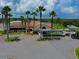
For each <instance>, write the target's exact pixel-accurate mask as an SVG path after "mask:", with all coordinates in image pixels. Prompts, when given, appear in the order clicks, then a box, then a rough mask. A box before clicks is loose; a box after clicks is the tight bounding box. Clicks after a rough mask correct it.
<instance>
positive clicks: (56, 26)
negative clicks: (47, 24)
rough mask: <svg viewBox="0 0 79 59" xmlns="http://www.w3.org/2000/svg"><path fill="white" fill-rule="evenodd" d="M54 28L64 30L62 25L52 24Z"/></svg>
mask: <svg viewBox="0 0 79 59" xmlns="http://www.w3.org/2000/svg"><path fill="white" fill-rule="evenodd" d="M54 28H56V29H66V27H65V26H63V25H62V24H54Z"/></svg>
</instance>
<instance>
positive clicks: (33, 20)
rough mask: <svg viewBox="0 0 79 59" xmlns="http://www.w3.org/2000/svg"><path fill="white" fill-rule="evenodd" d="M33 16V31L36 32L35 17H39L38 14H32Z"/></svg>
mask: <svg viewBox="0 0 79 59" xmlns="http://www.w3.org/2000/svg"><path fill="white" fill-rule="evenodd" d="M31 15H33V30H34V26H35V16H37V13H36V12H32V13H31Z"/></svg>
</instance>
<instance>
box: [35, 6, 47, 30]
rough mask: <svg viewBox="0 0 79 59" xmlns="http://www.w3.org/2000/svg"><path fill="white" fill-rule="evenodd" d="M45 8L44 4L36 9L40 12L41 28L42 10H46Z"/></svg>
mask: <svg viewBox="0 0 79 59" xmlns="http://www.w3.org/2000/svg"><path fill="white" fill-rule="evenodd" d="M45 10H46V9H45V8H44V7H43V6H39V7H38V8H37V10H36V11H37V12H39V14H40V29H41V20H42V12H44V11H45Z"/></svg>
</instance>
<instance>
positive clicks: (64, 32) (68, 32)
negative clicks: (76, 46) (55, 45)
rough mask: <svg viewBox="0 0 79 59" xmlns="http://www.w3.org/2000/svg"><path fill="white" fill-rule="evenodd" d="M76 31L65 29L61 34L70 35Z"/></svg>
mask: <svg viewBox="0 0 79 59" xmlns="http://www.w3.org/2000/svg"><path fill="white" fill-rule="evenodd" d="M75 33H76V32H74V31H70V30H65V31H63V34H62V35H68V36H69V35H72V34H75Z"/></svg>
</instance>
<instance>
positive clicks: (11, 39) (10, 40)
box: [5, 37, 17, 42]
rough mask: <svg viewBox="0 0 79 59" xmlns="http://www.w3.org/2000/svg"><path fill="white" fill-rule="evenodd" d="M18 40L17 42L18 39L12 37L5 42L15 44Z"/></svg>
mask: <svg viewBox="0 0 79 59" xmlns="http://www.w3.org/2000/svg"><path fill="white" fill-rule="evenodd" d="M16 40H17V37H10V38H7V39H5V42H13V41H16Z"/></svg>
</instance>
